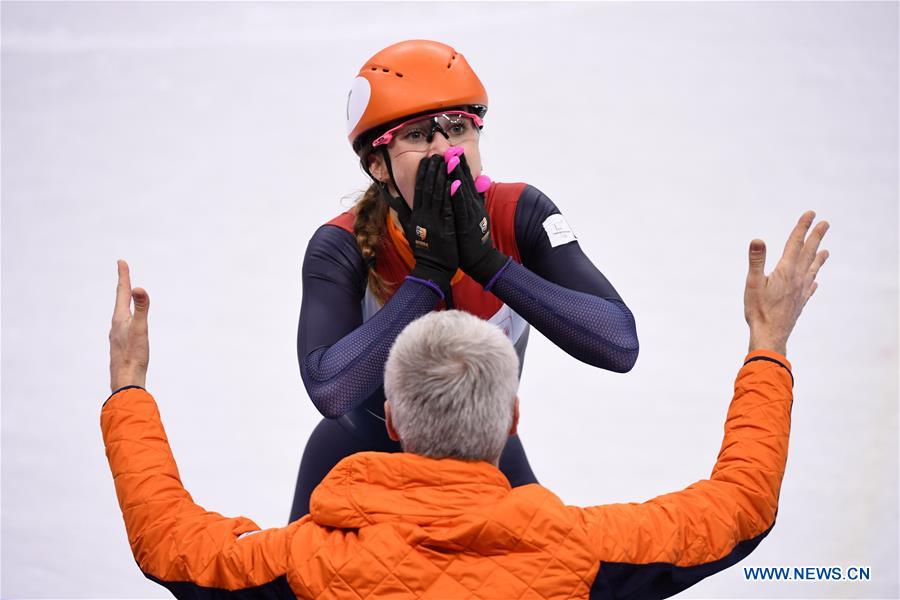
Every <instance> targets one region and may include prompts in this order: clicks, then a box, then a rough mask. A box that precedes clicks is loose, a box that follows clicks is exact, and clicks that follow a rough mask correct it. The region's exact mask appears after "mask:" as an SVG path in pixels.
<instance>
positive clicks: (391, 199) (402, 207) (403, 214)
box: [381, 146, 412, 229]
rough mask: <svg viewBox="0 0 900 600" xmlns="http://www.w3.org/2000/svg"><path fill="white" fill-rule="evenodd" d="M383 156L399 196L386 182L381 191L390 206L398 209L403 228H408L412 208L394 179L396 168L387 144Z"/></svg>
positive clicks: (382, 183) (382, 151) (383, 149)
mask: <svg viewBox="0 0 900 600" xmlns="http://www.w3.org/2000/svg"><path fill="white" fill-rule="evenodd" d="M381 156H382V157H383V158H384V164H385V166H387V171H388V176H389V177H390V178H391V183H392V184H394V189H396V190H397V196H394V195H392V194H391V192H390V191H389V190H388V186H387V184H385V183H384V182H381V192H382V194H383V195H384V197H385V200H387V203H388V206H390V207H391V208H393V209H394V210H396V211H397V216H398V217H399V218H400V225H402V226H403V229H406V228H407V227H408V226H409V220H410V218H412V210H410V208H409V204H407V203H406V200H404V199H403V194H402V193H400V186H398V185H397V180H396V179H394V169H393V168H392V167H391V157H390V155H389V154H388V151H387V146H382V147H381Z"/></svg>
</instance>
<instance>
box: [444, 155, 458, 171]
mask: <svg viewBox="0 0 900 600" xmlns="http://www.w3.org/2000/svg"><path fill="white" fill-rule="evenodd" d="M458 166H459V157H458V156H451V157H450V160H448V161H447V175H449V174H450V173H452V172H453V169H455V168H456V167H458Z"/></svg>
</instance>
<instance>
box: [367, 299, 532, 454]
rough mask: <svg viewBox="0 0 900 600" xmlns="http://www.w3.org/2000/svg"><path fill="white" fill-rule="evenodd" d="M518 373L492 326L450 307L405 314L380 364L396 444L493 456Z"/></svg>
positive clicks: (499, 448) (508, 417) (419, 450)
mask: <svg viewBox="0 0 900 600" xmlns="http://www.w3.org/2000/svg"><path fill="white" fill-rule="evenodd" d="M518 375H519V357H518V356H517V355H516V351H515V350H514V349H513V345H512V343H510V341H509V340H508V339H507V337H506V336H505V335H504V334H503V332H502V331H500V329H499V328H498V327H496V326H495V325H491V324H490V323H487V322H486V321H483V320H481V319H479V318H478V317H474V316H472V315H470V314H468V313H464V312H461V311H458V310H448V311H441V312H431V313H429V314H427V315H425V316H424V317H422V318H420V319H418V320H416V321H413V322H412V323H410V324H409V325H407V326H406V329H404V330H403V331H402V332H401V333H400V335H399V336H397V339H396V341H395V342H394V345H393V347H392V348H391V352H390V355H389V356H388V359H387V363H386V364H385V367H384V391H385V396H386V397H387V400H388V402H390V407H391V415H392V420H393V424H394V428H395V429H396V430H397V433H398V434H399V435H400V440H401V441H402V443H403V449H404V450H406V451H407V452H413V453H415V454H421V455H423V456H430V457H432V458H459V459H463V460H486V461H488V462H493V463H496V462H497V460H499V458H500V453H501V452H503V447H504V446H505V445H506V440H507V438H508V436H509V428H510V426H511V425H512V418H513V404H514V399H515V396H516V389H517V388H518V386H519V378H518Z"/></svg>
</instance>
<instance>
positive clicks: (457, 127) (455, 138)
mask: <svg viewBox="0 0 900 600" xmlns="http://www.w3.org/2000/svg"><path fill="white" fill-rule="evenodd" d="M483 125H484V121H483V120H482V119H481V117H479V116H478V115H476V114H473V113H468V112H463V111H458V110H457V111H450V112H442V113H434V114H431V115H424V116H421V117H416V118H414V119H410V120H409V121H405V122H403V123H401V124H399V125H397V126H396V127H393V128H391V129H388V130H387V131H386V132H384V133H383V134H382V135H381V136H379V137H378V138H377V139H376V140H375V141H374V142H372V147H373V148H377V147H378V146H384V145H386V144H390V143H391V142H393V146H392V148H396V149H398V150H401V151H408V150H421V151H425V150H427V149H428V146H430V145H431V140H433V139H434V134H435V132H437V131H439V132H440V133H441V134H442V135H443V136H444V137H445V138H447V141H448V142H450V145H451V146H458V145H460V144H462V143H464V142H468V141H471V140H473V139H474V138H475V136H476V135H477V133H478V130H479V129H480V128H481V127H482V126H483Z"/></svg>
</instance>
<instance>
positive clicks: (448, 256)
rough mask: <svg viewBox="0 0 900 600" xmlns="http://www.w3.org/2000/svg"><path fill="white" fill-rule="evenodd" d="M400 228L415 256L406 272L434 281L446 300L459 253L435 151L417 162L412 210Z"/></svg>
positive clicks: (444, 180)
mask: <svg viewBox="0 0 900 600" xmlns="http://www.w3.org/2000/svg"><path fill="white" fill-rule="evenodd" d="M403 231H404V233H405V234H406V239H407V241H408V242H409V246H410V248H412V252H413V256H414V257H415V259H416V265H415V266H414V267H413V270H412V272H411V273H410V275H411V276H412V277H416V278H419V279H427V280H428V281H431V282H433V283H434V284H436V285H437V286H438V287H440V288H441V290H442V292H443V294H444V300H445V301H447V302H448V303H449V302H450V301H451V296H450V279H451V278H452V277H453V274H454V273H456V269H457V268H459V254H458V252H457V249H456V233H455V227H454V223H453V210H452V209H451V208H450V183H449V182H448V180H447V167H446V164H445V163H444V157H443V156H440V155H437V154H436V155H434V156H431V157H430V158H423V159H422V161H421V162H420V163H419V170H418V171H417V172H416V192H415V196H414V197H413V207H412V213H411V214H410V218H409V221H408V222H407V223H406V224H404V226H403Z"/></svg>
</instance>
